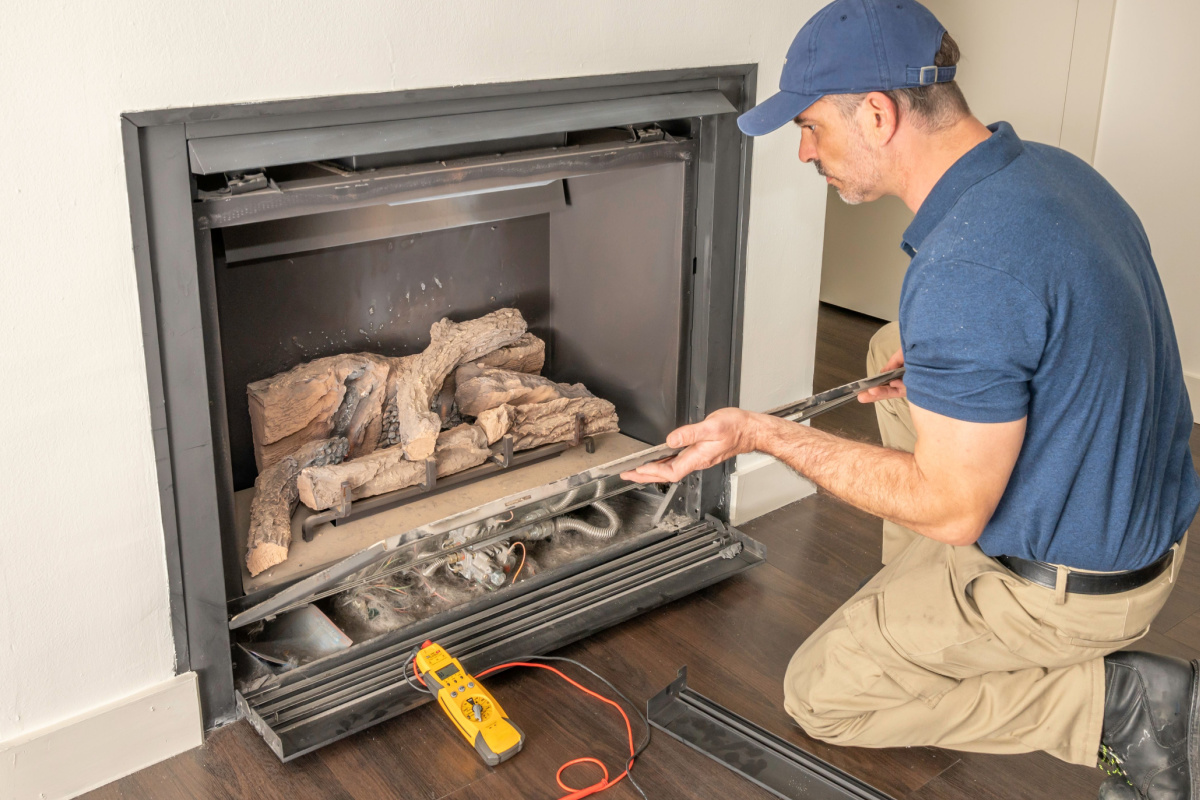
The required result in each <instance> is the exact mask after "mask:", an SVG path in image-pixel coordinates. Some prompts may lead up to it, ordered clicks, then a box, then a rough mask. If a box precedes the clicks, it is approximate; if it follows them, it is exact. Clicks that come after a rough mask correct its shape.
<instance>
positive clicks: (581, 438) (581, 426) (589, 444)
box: [571, 414, 596, 453]
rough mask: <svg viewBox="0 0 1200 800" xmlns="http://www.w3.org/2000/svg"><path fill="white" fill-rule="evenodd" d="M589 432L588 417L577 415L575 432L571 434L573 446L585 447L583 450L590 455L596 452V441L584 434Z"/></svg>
mask: <svg viewBox="0 0 1200 800" xmlns="http://www.w3.org/2000/svg"><path fill="white" fill-rule="evenodd" d="M586 430H587V417H585V416H584V415H583V414H576V415H575V431H574V432H573V433H572V434H571V446H572V447H578V446H579V445H581V444H582V445H583V449H584V450H586V451H587V452H589V453H594V452H596V440H595V439H593V438H592V437H591V436H588V435H586V434H585V433H584V431H586Z"/></svg>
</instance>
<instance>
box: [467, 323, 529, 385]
mask: <svg viewBox="0 0 1200 800" xmlns="http://www.w3.org/2000/svg"><path fill="white" fill-rule="evenodd" d="M473 363H474V364H475V365H476V366H480V367H495V368H496V369H510V370H512V371H513V372H526V373H528V374H530V375H537V374H538V373H540V372H541V371H542V367H544V366H545V365H546V343H545V342H543V341H542V340H541V339H539V338H538V337H536V336H534V335H533V334H532V333H523V334H521V338H520V339H517V340H516V341H515V342H513V343H512V344H510V345H508V346H506V347H501V348H500V349H499V350H493V351H492V352H490V353H488V354H487V355H485V356H483V357H482V358H479V359H476V360H475V361H474V362H473Z"/></svg>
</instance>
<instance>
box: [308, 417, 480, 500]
mask: <svg viewBox="0 0 1200 800" xmlns="http://www.w3.org/2000/svg"><path fill="white" fill-rule="evenodd" d="M490 455H491V450H489V449H488V444H487V435H486V434H485V433H484V432H483V430H482V429H481V428H479V427H477V426H475V425H459V426H458V427H456V428H451V429H450V430H448V431H443V432H442V434H441V435H440V436H438V437H437V446H436V448H435V450H434V453H433V458H434V460H435V462H436V464H437V474H438V475H451V474H453V473H455V472H459V471H461V470H464V469H467V468H469V467H474V466H477V465H479V464H482V463H483V462H484V461H486V460H487V459H488V456H490ZM424 479H425V462H424V461H423V460H422V461H410V460H408V459H407V458H405V456H404V453H403V451H402V450H401V449H400V448H399V447H392V448H385V449H382V450H376V451H375V452H374V453H371V454H370V455H367V456H363V457H362V458H357V459H355V460H354V461H347V462H345V463H343V464H337V465H330V466H312V467H309V468H307V469H305V470H302V471H301V472H300V477H299V479H298V480H297V490H298V492H299V496H300V500H301V501H302V502H303V503H304V505H306V506H308V507H309V508H311V509H314V510H316V511H322V510H324V509H327V508H333V507H334V506H335V505H337V504H338V503H339V502H340V501H341V496H342V484H343V483H348V484H350V491H351V494H350V496H351V497H352V498H353V499H355V500H357V499H360V498H363V497H372V496H374V495H377V494H383V493H384V492H391V491H395V490H396V489H403V488H406V487H408V486H416V485H417V484H419V483H421V481H423V480H424Z"/></svg>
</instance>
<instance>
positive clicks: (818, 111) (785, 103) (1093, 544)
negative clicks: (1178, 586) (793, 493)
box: [626, 0, 1200, 800]
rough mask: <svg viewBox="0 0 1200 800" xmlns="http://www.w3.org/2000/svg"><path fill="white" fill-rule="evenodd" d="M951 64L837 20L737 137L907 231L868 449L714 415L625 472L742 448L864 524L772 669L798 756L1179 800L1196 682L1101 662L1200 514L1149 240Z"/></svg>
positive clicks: (804, 40)
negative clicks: (997, 756)
mask: <svg viewBox="0 0 1200 800" xmlns="http://www.w3.org/2000/svg"><path fill="white" fill-rule="evenodd" d="M957 60H958V50H957V46H956V45H955V44H954V42H953V40H952V39H951V38H950V37H949V36H948V35H946V33H945V29H944V28H943V27H942V26H941V25H940V24H939V23H938V21H937V20H936V19H935V18H934V17H933V15H932V14H930V13H929V11H927V10H926V9H925V8H924V7H922V6H921V5H919V4H918V3H916V2H914V0H837V1H836V2H834V3H832V4H830V5H828V6H826V7H825V8H824V9H822V10H821V11H819V12H818V13H817V15H816V16H814V17H813V18H812V20H810V21H809V22H808V23H807V24H806V25H805V26H804V28H803V29H801V31H800V33H799V34H798V35H797V37H796V39H795V41H794V42H793V44H792V46H791V49H790V50H789V51H788V59H787V64H786V66H785V67H784V70H783V77H782V80H781V82H780V89H781V91H780V92H779V93H778V94H776V95H774V96H772V97H770V98H768V99H767V100H766V101H765V102H763V103H761V104H759V105H758V106H757V107H756V108H754V109H752V110H751V111H749V112H747V113H746V114H744V115H742V117H741V118H740V119H739V125H740V126H741V128H742V130H743V131H744V132H746V133H747V134H750V135H755V136H757V135H761V134H765V133H768V132H770V131H772V130H775V129H777V128H779V127H781V126H782V125H784V124H786V123H787V122H790V121H793V120H794V121H795V123H796V124H797V125H799V126H800V128H801V143H800V154H799V155H800V160H801V161H803V162H805V163H812V164H814V165H815V166H816V168H817V172H818V173H819V174H821V175H823V176H825V179H826V181H827V182H829V183H830V184H831V185H833V186H834V187H835V188H836V189H837V191H838V193H839V194H840V195H841V197H842V199H843V200H845V201H846V202H850V203H858V202H863V201H869V200H874V199H876V198H878V197H881V196H883V195H885V194H891V195H896V196H898V197H900V198H901V199H902V200H903V201H904V202H905V204H907V205H908V207H909V208H910V209H912V210H913V211H914V212H915V213H916V216H915V218H914V220H913V222H912V224H911V225H910V226H909V228H908V230H907V231H906V232H905V235H904V241H903V245H902V246H903V248H904V249H905V251H906V252H907V253H908V254H909V256H910V257H911V258H912V262H911V264H910V266H909V269H908V272H907V274H906V277H905V282H904V288H903V292H902V296H901V303H900V320H899V327H898V328H897V327H896V326H895V325H889V326H887V327H885V328H884V329H883V330H881V331H880V333H879V334H878V335H877V336H876V337H875V339H874V340H873V341H872V345H871V355H870V362H869V368H870V369H871V371H872V372H879V371H881V370H883V369H888V368H892V367H896V366H899V365H901V364H903V365H904V366H905V367H906V374H905V378H904V380H903V381H902V382H895V383H893V384H892V385H890V386H888V387H884V388H881V389H877V390H872V391H871V392H869V393H864V394H863V395H862V396H860V398H859V399H860V400H861V401H863V402H875V403H877V406H876V408H877V411H878V416H879V419H880V428H881V431H882V434H883V440H884V443H885V445H887V447H885V448H880V447H875V446H871V445H867V444H862V443H857V442H852V441H847V440H845V439H841V438H838V437H836V436H832V435H830V434H827V433H823V432H821V431H817V430H813V429H811V428H808V427H805V426H802V425H797V424H794V423H789V422H785V421H782V420H779V419H777V418H774V417H769V416H766V415H763V414H755V413H751V412H747V411H743V410H740V409H734V408H728V409H722V410H720V411H717V412H715V413H713V414H712V415H710V416H709V417H708V418H707V419H706V420H704V421H703V422H701V423H699V424H696V425H689V426H685V427H683V428H680V429H678V430H676V431H674V432H672V433H671V435H670V436H669V437H668V439H667V442H668V443H669V444H671V445H672V446H686V449H685V450H684V451H683V452H682V453H680V454H679V455H678V456H676V457H675V458H674V459H670V460H668V461H664V462H658V463H655V464H648V465H645V466H643V467H641V468H640V469H638V470H637V471H636V472H633V473H627V475H626V477H628V478H631V479H633V480H638V481H643V482H650V481H659V482H673V481H678V480H680V479H681V478H682V477H684V476H685V475H687V474H688V473H689V472H692V471H694V470H697V469H704V468H707V467H710V466H712V465H714V464H717V463H719V462H721V461H723V460H725V459H727V458H730V457H732V456H735V455H738V454H740V453H748V452H751V451H761V452H765V453H768V454H770V455H772V456H774V457H776V458H778V459H780V460H782V461H784V462H785V463H787V464H788V465H790V466H791V467H793V468H794V469H795V470H796V471H797V472H799V473H801V474H803V475H805V476H806V477H808V478H810V479H812V480H813V481H815V482H816V483H817V484H819V485H820V486H821V487H823V488H824V489H825V490H827V491H829V492H831V493H832V494H834V495H836V496H837V497H839V498H841V499H843V500H845V501H846V502H848V503H850V504H852V505H854V506H857V507H858V508H861V509H863V510H865V511H868V512H870V513H872V514H875V515H877V516H880V517H882V518H883V519H884V520H886V522H885V537H884V562H885V566H884V568H883V569H882V570H881V571H880V572H879V573H878V574H877V575H876V576H875V577H874V578H873V579H872V580H871V581H870V582H869V583H868V584H867V585H866V586H864V587H863V588H862V589H861V590H860V591H859V592H858V593H857V594H856V595H855V596H854V597H852V598H851V599H850V600H849V601H848V602H847V603H846V604H845V605H844V606H843V607H842V608H841V610H839V611H838V612H837V613H836V614H834V615H833V616H832V617H831V618H830V619H829V620H827V621H826V622H825V624H824V625H822V626H821V628H820V629H818V630H817V631H816V632H815V633H814V634H813V635H812V636H811V637H810V638H809V639H808V640H807V641H806V642H805V643H804V644H803V646H801V647H800V649H799V650H798V651H797V652H796V654H795V656H794V657H793V658H792V662H791V664H790V665H789V667H788V670H787V674H786V678H785V705H786V708H787V710H788V712H789V713H790V714H791V715H792V716H793V717H794V718H795V719H796V720H797V722H798V723H799V724H800V725H801V726H802V727H803V728H804V729H805V730H806V731H807V732H808V733H809V734H810V735H812V736H814V737H817V738H820V739H823V740H826V741H829V742H834V743H839V744H847V745H857V746H864V747H890V746H907V745H937V746H942V747H949V748H957V749H961V750H971V751H977V752H990V753H1017V752H1028V751H1033V750H1045V751H1047V752H1049V753H1051V754H1053V755H1055V756H1057V757H1059V758H1061V759H1064V760H1066V761H1070V762H1073V763H1078V764H1096V763H1097V761H1098V758H1099V760H1100V762H1101V766H1102V767H1105V768H1106V769H1107V770H1108V771H1109V772H1110V773H1112V777H1110V778H1109V779H1107V780H1106V781H1105V784H1104V786H1103V787H1102V789H1101V797H1110V798H1112V797H1131V798H1132V797H1149V798H1153V799H1154V800H1165V798H1186V797H1193V798H1197V797H1200V788H1198V787H1200V735H1198V731H1197V725H1198V722H1200V694H1198V692H1197V670H1198V669H1200V663H1198V662H1192V663H1190V664H1189V663H1188V662H1186V661H1180V660H1177V659H1170V658H1165V657H1161V656H1155V655H1150V654H1146V653H1136V652H1121V653H1117V652H1116V651H1118V650H1120V649H1121V648H1123V647H1125V646H1126V645H1128V644H1130V643H1131V642H1134V641H1135V640H1137V639H1138V638H1140V637H1141V636H1142V635H1144V633H1145V632H1146V630H1147V628H1148V627H1149V625H1150V622H1151V620H1153V619H1154V617H1155V615H1156V614H1157V613H1158V611H1159V609H1160V608H1162V605H1163V603H1164V602H1165V601H1166V599H1167V596H1168V594H1169V593H1170V591H1171V588H1172V585H1173V582H1174V578H1175V575H1176V573H1177V571H1178V568H1179V564H1180V561H1181V560H1182V558H1183V555H1184V545H1185V543H1186V542H1185V538H1184V537H1185V533H1186V530H1187V527H1188V525H1189V523H1190V522H1191V520H1192V518H1193V516H1194V515H1195V512H1196V509H1197V507H1198V505H1200V481H1198V479H1197V475H1196V472H1195V470H1194V468H1193V466H1192V461H1191V455H1190V452H1189V449H1188V436H1189V434H1190V431H1191V427H1192V416H1191V412H1190V407H1189V404H1188V398H1187V395H1186V391H1185V389H1184V386H1183V377H1182V368H1181V365H1180V360H1179V354H1178V350H1177V347H1176V342H1175V338H1174V333H1173V329H1172V325H1171V320H1170V315H1169V313H1168V310H1167V304H1166V299H1165V296H1164V294H1163V291H1162V287H1161V285H1160V283H1159V279H1158V275H1157V271H1156V269H1155V267H1154V263H1153V261H1152V259H1151V256H1150V248H1149V244H1148V242H1147V240H1146V235H1145V232H1144V231H1143V230H1142V227H1141V225H1140V223H1139V221H1138V219H1137V217H1136V216H1135V215H1134V213H1133V212H1132V210H1131V209H1130V208H1129V207H1128V206H1127V205H1126V204H1125V203H1124V201H1122V200H1121V198H1120V197H1119V196H1118V195H1117V194H1116V192H1115V191H1114V190H1113V189H1112V187H1111V186H1109V185H1108V184H1107V183H1106V182H1105V181H1104V180H1103V178H1101V177H1100V176H1099V175H1098V174H1097V173H1096V172H1095V171H1094V170H1092V169H1091V168H1090V167H1089V166H1087V165H1086V164H1085V163H1083V162H1082V161H1080V160H1078V159H1076V158H1074V157H1073V156H1071V155H1069V154H1067V153H1065V152H1063V151H1061V150H1058V149H1057V148H1053V147H1049V146H1045V145H1039V144H1033V143H1027V142H1022V141H1021V139H1019V138H1018V137H1017V134H1016V133H1015V132H1014V131H1013V129H1012V128H1011V127H1010V126H1009V125H1007V124H1006V123H997V124H995V125H991V126H984V125H983V124H982V123H981V122H980V121H979V120H977V119H976V118H975V117H973V116H972V115H971V113H970V110H969V109H968V107H967V103H966V101H965V99H964V98H963V96H962V94H961V92H960V91H959V89H958V87H957V85H956V84H955V83H954V82H953V78H954V75H955V69H956V67H955V64H956V62H957ZM1031 69H1033V70H1034V72H1033V73H1030V70H1031ZM1035 73H1036V69H1035V67H1031V66H1030V65H1028V64H1022V65H1014V68H1013V70H1012V76H1013V79H1014V80H1029V79H1035ZM1110 654H1111V655H1110ZM1098 753H1099V756H1098Z"/></svg>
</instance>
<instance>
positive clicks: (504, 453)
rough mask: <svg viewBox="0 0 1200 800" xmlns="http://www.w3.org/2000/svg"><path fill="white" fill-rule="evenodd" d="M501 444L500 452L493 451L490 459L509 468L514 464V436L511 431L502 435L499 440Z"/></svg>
mask: <svg viewBox="0 0 1200 800" xmlns="http://www.w3.org/2000/svg"><path fill="white" fill-rule="evenodd" d="M497 444H498V445H500V452H499V453H492V454H491V455H490V456H488V460H489V461H491V462H492V463H494V464H498V465H499V466H501V467H502V468H504V469H508V468H509V467H510V466H511V465H512V460H513V438H512V434H511V433H506V434H504V436H502V437H500V441H499V442H497Z"/></svg>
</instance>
